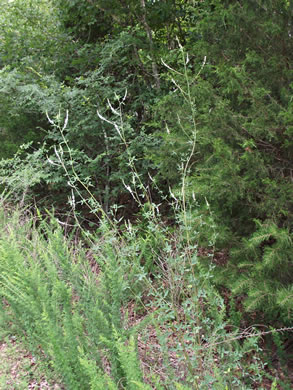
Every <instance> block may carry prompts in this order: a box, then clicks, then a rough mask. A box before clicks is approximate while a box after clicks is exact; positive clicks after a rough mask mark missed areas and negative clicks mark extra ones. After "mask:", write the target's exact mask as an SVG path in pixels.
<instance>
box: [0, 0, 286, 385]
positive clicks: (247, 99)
mask: <svg viewBox="0 0 293 390" xmlns="http://www.w3.org/2000/svg"><path fill="white" fill-rule="evenodd" d="M1 9H2V11H1V15H0V137H1V142H0V158H1V160H0V180H1V191H3V194H4V193H8V194H9V195H8V199H9V202H14V203H20V204H21V206H24V205H29V204H35V205H37V207H38V208H39V209H40V210H45V209H50V208H51V207H52V205H53V206H54V209H55V215H56V216H58V220H59V221H61V222H62V221H63V222H62V223H63V224H65V223H68V224H72V223H74V221H75V218H76V217H77V218H78V221H79V223H80V226H82V228H84V229H87V230H89V231H93V230H95V229H96V226H97V225H99V218H100V217H101V216H105V217H106V218H109V220H114V219H115V220H116V221H119V223H118V225H119V226H120V229H122V230H123V228H122V226H123V224H124V221H130V222H131V223H133V225H134V226H137V228H138V230H139V232H140V233H139V234H141V236H140V237H143V240H144V243H145V247H144V249H145V251H146V248H147V249H148V250H149V253H153V247H154V246H155V244H154V242H153V241H152V240H153V236H154V233H150V231H151V229H150V225H149V223H150V222H149V220H148V219H147V218H146V217H145V215H146V214H147V213H148V212H149V211H150V210H152V211H154V210H156V211H155V212H156V213H157V214H156V215H160V221H161V222H160V223H161V224H162V226H164V229H165V230H164V231H165V233H164V234H166V235H168V234H170V235H175V234H176V231H177V230H178V229H179V230H180V224H181V223H182V221H183V222H184V221H185V222H184V223H185V224H186V223H188V229H186V230H188V232H187V233H186V234H187V236H188V239H187V241H188V245H191V242H192V245H194V248H195V247H196V250H197V251H198V253H199V254H201V256H199V258H200V267H202V268H203V269H206V270H207V269H209V267H210V265H211V263H212V264H213V283H215V285H216V287H217V289H218V291H220V292H221V294H222V295H224V296H226V298H225V299H229V300H230V301H231V302H236V303H233V304H232V303H231V302H230V303H229V305H231V306H233V307H234V306H235V305H236V306H237V305H238V306H237V308H235V307H234V309H233V310H234V311H235V313H236V312H237V313H238V314H237V315H236V314H235V313H234V314H235V315H234V318H233V319H232V322H233V321H234V325H235V326H236V325H237V326H238V325H239V324H240V322H241V321H244V322H245V324H246V325H248V324H253V323H254V322H255V321H256V319H257V321H259V322H261V323H265V324H266V325H270V326H273V327H289V326H292V303H293V283H292V282H293V273H292V266H293V251H292V249H293V246H292V226H293V225H292V222H293V197H292V194H293V165H292V156H293V98H292V97H293V95H292V88H293V83H292V80H293V77H292V76H293V71H292V63H293V22H292V16H293V3H292V2H291V1H287V0H276V1H262V0H257V1H256V0H254V1H252V0H251V1H250V0H243V1H242V0H239V1H234V0H233V1H220V0H212V1H192V0H189V1H188V0H161V1H155V0H128V1H123V0H89V1H77V0H70V1H68V0H62V1H59V0H50V1H42V0H30V1H23V0H14V1H10V2H9V1H4V0H1ZM182 188H184V191H182ZM89 194H90V195H89ZM178 199H180V202H181V203H180V204H181V205H183V214H180V215H181V216H179V217H178V215H177V217H176V216H175V217H174V214H173V212H172V210H173V206H174V204H176V201H178ZM95 202H96V203H95ZM96 204H98V205H99V206H98V207H96ZM182 215H183V217H182ZM146 231H147V232H148V233H146ZM166 232H168V233H166ZM147 234H149V236H147ZM146 237H147V238H146ZM150 237H151V238H150ZM156 250H157V249H156ZM145 253H146V252H145ZM211 255H212V256H211ZM146 257H147V256H146ZM142 266H144V268H145V272H146V273H147V274H148V275H151V274H156V271H155V269H156V266H157V265H156V264H155V262H154V261H153V260H149V259H148V258H144V259H142ZM206 272H208V271H206ZM227 296H229V298H227ZM237 302H238V303H237ZM237 310H240V312H238V311H237ZM239 313H240V314H239ZM239 316H240V317H239ZM239 318H241V320H240V319H239ZM243 318H245V320H243ZM285 340H286V343H287V344H288V336H285ZM289 344H290V342H289ZM73 388H74V387H73Z"/></svg>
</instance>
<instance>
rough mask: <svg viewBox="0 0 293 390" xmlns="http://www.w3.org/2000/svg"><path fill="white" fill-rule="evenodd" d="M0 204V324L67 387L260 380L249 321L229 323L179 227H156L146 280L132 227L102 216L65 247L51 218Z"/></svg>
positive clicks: (141, 247) (216, 385) (247, 384)
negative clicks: (83, 237) (174, 230)
mask: <svg viewBox="0 0 293 390" xmlns="http://www.w3.org/2000/svg"><path fill="white" fill-rule="evenodd" d="M0 212H1V214H0V218H1V219H0V222H1V231H0V258H1V262H0V294H1V297H2V300H3V301H2V304H1V306H2V307H1V327H2V328H3V327H4V328H6V329H8V330H9V331H10V332H13V333H14V334H16V335H18V337H19V336H21V337H22V338H23V340H24V342H25V343H26V344H27V346H28V348H30V350H31V351H32V352H33V353H34V355H35V356H36V357H37V358H39V359H41V360H42V362H43V364H44V363H46V362H47V364H50V366H51V368H53V369H54V371H55V372H56V373H57V374H59V376H60V378H62V382H63V383H64V385H65V388H66V389H72V390H75V389H76V390H77V389H93V390H98V389H101V390H102V389H117V390H118V389H122V388H125V389H129V390H137V389H151V388H155V389H174V390H175V389H181V388H184V389H203V390H204V389H207V388H209V387H210V386H213V389H219V390H220V389H223V388H231V389H242V390H244V389H247V390H248V389H251V388H252V386H253V387H254V386H257V387H258V388H259V389H262V388H263V387H262V380H263V378H264V376H265V372H264V365H263V363H262V361H261V359H260V357H261V349H260V348H259V347H258V343H257V341H258V338H259V336H258V334H257V332H256V329H255V330H252V329H250V332H249V333H248V332H242V331H241V330H239V331H238V330H237V329H236V328H235V331H231V329H230V328H229V326H228V323H226V321H225V305H224V302H223V299H222V298H221V297H220V296H219V295H218V294H217V293H216V290H215V288H214V286H213V284H212V283H211V282H210V279H211V269H210V270H209V271H205V270H204V269H201V268H200V266H199V264H198V258H197V255H196V253H192V252H191V248H190V247H188V246H187V245H186V243H185V240H184V234H183V235H180V233H178V234H177V235H176V237H172V238H171V237H170V239H169V240H168V239H167V237H166V236H165V239H164V242H162V235H161V234H160V232H161V230H162V226H160V224H158V225H156V233H155V234H154V233H153V240H154V242H157V244H160V245H161V250H160V251H159V252H157V251H153V252H152V253H151V255H150V254H149V256H152V257H153V259H156V261H157V262H158V260H157V259H158V257H159V259H160V262H161V266H162V268H160V270H158V272H157V275H156V277H155V279H154V278H150V277H149V276H148V275H147V274H146V273H145V270H144V267H143V266H142V265H141V264H140V263H139V261H138V259H137V258H138V256H137V255H138V254H142V255H144V254H145V251H146V247H145V242H144V240H142V239H139V237H140V233H139V231H138V230H136V229H135V228H134V227H132V226H131V225H129V226H128V229H127V230H125V233H124V234H123V235H121V233H119V230H118V229H117V227H115V225H113V224H112V225H111V226H110V225H109V224H108V223H106V222H103V223H101V226H100V229H99V231H97V232H96V233H95V234H94V235H93V234H92V235H90V236H88V237H87V242H88V248H87V249H86V250H85V249H83V248H82V247H81V246H80V245H77V246H74V245H73V244H72V243H71V245H70V246H68V242H67V240H66V238H65V237H64V234H63V231H62V228H61V227H60V222H59V221H58V220H56V219H54V218H53V216H50V223H48V222H46V220H45V219H44V218H42V217H41V216H40V215H38V216H33V215H31V214H30V213H29V212H28V211H26V212H25V210H22V212H21V214H20V213H19V212H15V211H12V210H9V209H5V208H3V205H1V211H0ZM146 219H148V217H147V216H146ZM148 223H149V225H152V226H155V225H154V221H153V218H149V222H148ZM157 223H158V222H157ZM151 231H152V232H153V230H151V229H150V232H149V233H147V235H146V236H145V239H147V238H149V237H150V235H151ZM182 232H183V233H184V230H182ZM69 238H70V237H69ZM174 240H175V241H174ZM70 241H72V240H70ZM70 241H69V242H70ZM174 243H176V246H177V249H176V250H172V249H171V246H172V245H173V244H174ZM183 252H185V254H186V256H185V257H182V253H183ZM89 260H90V261H89ZM191 267H196V269H197V272H196V273H195V272H192V271H191ZM134 299H135V300H136V301H137V303H138V304H139V306H140V307H141V314H140V315H139V316H137V313H135V312H133V311H132V309H131V308H132V302H133V300H134ZM154 307H155V308H156V310H154ZM195 313H196V314H195ZM138 351H139V353H138ZM280 383H281V382H280ZM182 386H183V387H182ZM284 386H286V384H285V383H284ZM284 388H287V387H284Z"/></svg>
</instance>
